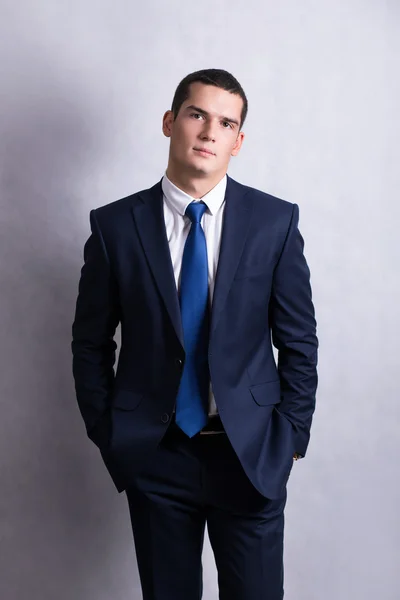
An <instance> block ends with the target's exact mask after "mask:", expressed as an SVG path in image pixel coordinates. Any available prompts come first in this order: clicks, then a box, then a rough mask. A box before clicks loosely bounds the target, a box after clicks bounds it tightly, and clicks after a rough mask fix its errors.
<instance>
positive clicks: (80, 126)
mask: <svg viewBox="0 0 400 600" xmlns="http://www.w3.org/2000/svg"><path fill="white" fill-rule="evenodd" d="M0 15H1V18H0V22H1V29H2V31H1V32H0V33H1V35H0V52H1V63H0V69H1V72H0V87H1V91H0V153H1V156H0V165H1V171H0V175H1V184H0V218H1V235H0V249H1V259H2V260H1V264H0V274H1V284H0V285H1V294H0V315H1V317H0V319H1V324H0V330H1V339H2V344H1V347H0V352H1V376H0V400H1V420H0V482H1V484H0V490H1V491H0V535H1V546H0V553H1V556H0V565H1V566H0V569H1V574H0V596H1V598H2V599H4V600H23V599H25V598H29V599H30V600H36V599H37V600H54V599H55V598H57V599H59V600H108V599H111V598H113V600H122V599H124V600H125V599H127V598H132V599H139V598H140V597H141V593H140V588H139V583H138V576H137V569H136V563H135V554H134V547H133V541H132V534H131V530H130V522H129V516H128V510H127V505H126V500H125V497H124V495H118V494H117V492H116V491H115V489H114V487H113V484H112V482H111V479H110V478H109V476H108V475H107V473H106V470H105V468H104V467H103V465H102V462H101V459H100V456H99V454H98V451H97V449H96V447H95V446H94V445H92V444H91V443H90V442H89V440H87V439H86V437H85V433H84V428H83V422H82V421H81V418H80V415H79V413H78V409H77V405H76V401H75V397H74V392H73V382H72V376H71V356H70V338H71V322H72V318H73V311H74V304H75V298H76V293H77V284H78V278H79V271H80V267H81V265H82V249H83V244H84V241H85V240H86V238H87V236H88V235H89V218H88V214H89V210H90V209H91V208H93V207H97V206H100V205H102V204H106V203H108V202H110V201H113V200H115V199H117V198H119V197H122V196H123V195H127V194H129V193H131V192H134V191H138V190H139V189H142V188H144V187H149V186H150V185H152V184H153V183H155V182H156V181H157V180H158V179H159V178H160V177H161V176H162V174H163V172H164V169H165V166H166V160H167V151H168V140H167V139H166V138H164V137H163V135H162V132H161V120H162V115H163V112H164V111H165V110H167V109H168V108H170V103H171V100H172V96H173V92H174V90H175V87H176V85H177V84H178V82H179V81H180V79H181V78H182V77H184V76H185V75H186V74H187V73H189V72H191V71H194V70H196V69H200V68H208V67H220V68H225V69H227V70H230V71H232V72H233V74H234V75H235V76H236V77H237V78H238V79H239V81H240V82H241V83H242V85H243V87H244V89H245V91H246V93H247V95H248V98H249V116H248V121H247V123H246V124H245V127H244V131H245V133H246V135H247V137H246V140H245V143H244V146H243V148H242V152H241V154H240V156H239V157H237V158H236V159H232V163H231V167H230V171H229V173H230V175H231V176H233V177H234V178H236V179H238V180H239V181H241V182H243V183H245V184H249V185H252V186H254V187H259V188H261V189H263V190H265V191H269V192H270V193H272V194H275V195H277V196H280V197H282V198H285V199H287V200H290V201H292V202H297V203H298V204H299V205H300V226H301V230H302V232H303V235H304V237H305V239H306V256H307V258H308V261H309V264H310V267H311V270H312V285H313V291H314V300H315V305H316V309H317V316H318V323H319V336H320V340H321V354H320V368H319V373H320V387H319V393H318V409H317V412H316V416H315V420H314V426H313V437H312V442H311V444H310V447H309V453H308V456H307V458H306V459H305V460H304V461H301V462H299V463H297V464H296V465H295V468H294V470H293V473H292V476H291V479H290V482H289V498H288V505H287V511H286V546H285V561H286V562H285V564H286V586H285V587H286V595H285V598H287V599H288V600H321V598H324V600H354V598H362V599H363V600H376V598H377V597H379V598H382V599H385V600H396V599H398V598H399V596H400V584H399V582H398V568H399V563H400V560H399V559H400V556H399V533H400V523H399V518H398V507H399V503H400V484H399V435H398V432H399V416H400V408H399V402H398V391H397V387H398V372H399V366H400V365H399V358H398V337H399V325H400V323H399V308H398V307H399V302H400V298H399V287H400V281H399V276H398V272H399V268H398V262H399V244H398V241H399V233H398V231H399V225H398V224H399V219H400V211H399V191H398V190H399V187H400V177H399V164H400V156H399V150H398V144H399V137H400V126H399V106H400V89H399V72H400V64H399V49H400V3H399V1H398V0H391V1H390V0H387V1H386V2H385V1H383V0H376V1H372V0H346V1H345V0H325V1H317V0H314V1H313V0H303V1H302V2H298V1H295V0H287V1H285V2H280V3H277V2H275V1H273V0H263V1H261V0H258V2H252V1H247V2H243V1H242V0H240V1H239V0H229V2H228V1H227V0H225V1H220V2H215V1H211V0H202V2H201V3H188V2H185V3H184V2H181V3H180V2H175V3H174V2H162V1H161V0H158V1H155V0H149V1H147V2H145V3H138V2H134V1H130V2H128V1H127V0H126V1H125V0H119V1H118V0H116V1H114V2H111V0H110V1H108V2H107V1H105V0H86V1H83V2H82V0H80V1H78V0H68V1H67V0H64V2H60V1H58V2H54V1H53V0H41V1H40V2H29V1H27V0H24V1H20V2H18V3H14V1H11V0H9V1H7V0H1V3H0ZM204 566H205V575H204V578H205V594H204V597H205V598H207V600H216V598H217V591H216V573H215V565H214V562H213V557H212V553H211V551H210V547H209V544H208V542H207V544H206V547H205V551H204Z"/></svg>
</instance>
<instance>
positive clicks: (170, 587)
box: [126, 423, 286, 600]
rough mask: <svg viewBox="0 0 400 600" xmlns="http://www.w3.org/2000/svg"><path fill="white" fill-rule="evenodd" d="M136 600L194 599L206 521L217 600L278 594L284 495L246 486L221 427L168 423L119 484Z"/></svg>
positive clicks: (274, 599)
mask: <svg viewBox="0 0 400 600" xmlns="http://www.w3.org/2000/svg"><path fill="white" fill-rule="evenodd" d="M126 494H127V499H128V504H129V511H130V516H131V522H132V529H133V537H134V543H135V549H136V557H137V563H138V569H139V576H140V581H141V586H142V592H143V600H200V599H201V598H202V592H203V584H202V578H203V573H202V558H201V557H202V549H203V540H204V531H205V525H206V524H207V530H208V535H209V539H210V543H211V546H212V549H213V552H214V557H215V562H216V566H217V570H218V586H219V598H220V600H282V598H283V534H284V507H285V504H286V492H285V496H284V497H282V498H280V499H278V500H271V499H267V498H265V497H264V496H262V495H261V494H260V493H259V492H258V491H257V490H256V489H255V488H254V486H253V485H252V484H251V482H250V480H249V479H248V477H247V476H246V474H245V472H244V470H243V468H242V466H241V464H240V462H239V459H238V458H237V456H236V454H235V452H234V450H233V448H232V446H231V444H230V442H229V439H228V436H227V435H226V433H220V434H215V435H200V434H197V435H196V436H195V437H193V438H191V439H190V438H188V437H187V436H186V435H185V434H184V433H183V432H182V431H181V430H180V429H179V428H178V426H177V425H176V424H175V423H171V425H170V427H169V429H168V430H167V433H166V435H165V436H164V438H163V439H162V441H161V443H160V444H159V446H158V448H157V450H156V453H155V454H154V456H153V457H152V458H151V460H150V461H149V462H148V463H147V466H146V468H145V469H144V470H143V471H142V473H141V474H140V475H139V476H137V478H136V479H135V483H134V485H133V486H131V487H129V488H128V489H127V490H126Z"/></svg>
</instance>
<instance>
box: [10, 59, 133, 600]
mask: <svg viewBox="0 0 400 600" xmlns="http://www.w3.org/2000/svg"><path fill="white" fill-rule="evenodd" d="M67 79H68V81H67ZM33 82H34V83H33ZM28 87H29V89H28ZM79 87H80V89H79ZM87 88H88V85H87V84H86V86H83V85H80V83H79V82H75V85H74V82H71V74H70V72H68V73H67V72H66V73H65V80H63V74H62V73H60V71H59V70H58V71H57V72H54V73H53V72H51V71H49V68H48V64H46V68H45V69H43V68H42V67H41V66H39V67H37V73H36V77H32V74H31V76H30V77H29V86H27V87H25V89H23V90H21V91H20V92H19V93H18V96H17V97H16V98H15V102H14V103H13V105H12V106H11V105H10V106H8V107H5V110H7V115H6V117H7V118H6V121H5V125H4V126H3V128H2V129H3V131H2V147H3V151H2V154H3V157H2V180H1V207H0V222H1V224H2V235H1V236H0V237H1V240H0V248H1V256H2V259H3V260H2V261H1V266H0V275H1V281H2V283H1V287H2V294H1V298H0V309H1V314H2V316H3V319H4V325H3V326H2V329H3V335H4V336H5V337H4V339H6V340H7V343H6V344H2V347H1V350H0V352H1V355H0V359H1V361H2V365H3V368H4V376H2V381H1V383H0V386H1V387H0V390H1V402H2V404H3V413H2V423H1V425H0V427H1V430H2V431H1V436H0V437H1V441H0V448H2V450H1V455H2V458H1V459H0V460H1V461H2V464H1V477H2V495H1V496H2V498H1V500H0V509H1V512H2V514H4V515H5V518H6V519H7V522H8V523H10V524H11V526H10V527H9V533H8V534H7V532H5V539H4V542H5V544H7V545H8V547H9V553H8V558H7V559H6V563H7V564H6V565H3V567H4V569H5V571H4V572H5V573H6V575H5V579H4V580H3V583H1V584H0V590H2V589H3V586H4V590H5V591H7V594H1V595H2V597H8V598H10V599H11V598H16V597H26V595H27V593H28V592H29V597H31V598H36V597H37V598H41V600H46V599H47V598H49V599H50V598H51V599H52V600H53V598H55V597H57V598H58V599H59V600H63V599H64V598H65V599H66V600H67V599H68V600H71V598H74V600H80V599H82V600H83V599H85V600H87V599H88V598H96V600H99V599H100V598H101V597H103V596H100V595H99V590H103V592H102V593H104V598H109V597H114V598H119V597H121V598H122V596H119V595H118V593H116V592H117V590H118V582H119V583H120V582H121V578H122V579H123V577H124V573H126V569H127V565H128V563H129V571H130V572H132V566H134V564H135V563H134V553H133V551H132V550H133V544H132V542H131V535H132V534H131V531H130V526H129V516H128V511H127V507H125V508H124V509H123V510H121V504H122V506H125V498H124V496H118V495H117V494H116V491H115V489H114V487H113V484H112V482H111V479H109V476H108V475H107V473H106V470H105V467H103V464H102V461H101V457H100V454H99V453H98V451H97V449H96V448H95V447H94V446H93V445H92V444H91V442H89V440H87V439H86V435H85V430H84V426H83V421H82V420H81V417H80V414H79V411H78V407H77V403H76V400H75V393H74V387H73V380H72V370H71V350H70V343H71V325H72V320H73V314H74V309H75V300H76V295H77V289H78V280H79V274H80V268H81V266H82V257H83V254H82V252H83V244H84V241H85V239H86V238H87V237H88V235H89V231H90V230H89V208H91V207H93V206H96V205H98V202H96V198H95V197H94V198H90V199H89V200H88V203H86V206H87V208H86V207H85V209H82V201H83V198H84V196H85V194H86V193H87V191H86V185H85V180H88V179H90V177H91V173H93V172H94V171H95V170H96V165H97V168H98V161H100V159H101V152H102V149H104V148H105V147H106V144H107V140H106V131H105V129H104V124H103V120H104V119H102V118H101V117H102V114H101V102H99V98H98V95H97V93H96V94H95V93H93V92H90V90H89V89H87ZM2 110H4V107H3V109H2ZM82 215H84V218H85V222H84V223H82ZM124 510H125V512H124ZM121 542H122V544H123V545H125V544H126V546H128V547H129V549H131V548H132V550H130V554H129V553H128V552H126V551H125V552H124V560H123V561H121V559H120V558H118V561H117V560H112V556H113V554H114V552H117V551H118V550H117V548H121ZM124 561H125V562H124ZM111 567H112V568H111ZM114 567H115V570H114V571H115V572H113V569H114ZM118 570H119V572H118ZM134 578H135V580H136V579H137V576H136V575H134ZM60 582H62V589H60ZM114 583H115V588H114ZM132 583H133V582H132ZM90 590H92V593H90ZM119 592H120V593H121V590H119ZM112 594H114V595H113V596H112Z"/></svg>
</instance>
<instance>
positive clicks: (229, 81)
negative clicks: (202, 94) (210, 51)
mask: <svg viewBox="0 0 400 600" xmlns="http://www.w3.org/2000/svg"><path fill="white" fill-rule="evenodd" d="M195 82H200V83H204V84H205V85H214V86H215V87H218V88H221V89H222V90H226V91H227V92H230V93H231V94H237V95H238V96H240V97H241V98H242V100H243V108H242V114H241V119H240V127H242V125H243V123H244V121H245V119H246V116H247V110H248V102H247V98H246V94H245V93H244V91H243V88H242V86H241V85H240V83H239V82H238V80H237V79H235V77H234V76H233V75H231V74H230V73H228V71H224V70H223V69H203V70H201V71H195V72H194V73H190V74H189V75H186V77H184V79H182V81H181V82H180V83H179V85H178V87H177V88H176V91H175V94H174V99H173V100H172V107H171V110H172V112H173V113H174V120H175V119H176V117H177V116H178V113H179V110H180V108H181V106H182V104H183V103H184V102H185V100H187V99H188V98H189V95H190V85H191V84H192V83H195Z"/></svg>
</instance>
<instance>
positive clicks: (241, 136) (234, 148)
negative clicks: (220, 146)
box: [231, 131, 244, 156]
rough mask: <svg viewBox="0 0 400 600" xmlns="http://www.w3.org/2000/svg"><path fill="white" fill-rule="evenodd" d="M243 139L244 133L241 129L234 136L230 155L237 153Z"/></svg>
mask: <svg viewBox="0 0 400 600" xmlns="http://www.w3.org/2000/svg"><path fill="white" fill-rule="evenodd" d="M243 140H244V133H243V131H241V132H240V133H239V135H238V136H237V138H236V142H235V145H234V146H233V148H232V152H231V156H237V155H238V154H239V151H240V148H241V147H242V144H243Z"/></svg>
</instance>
